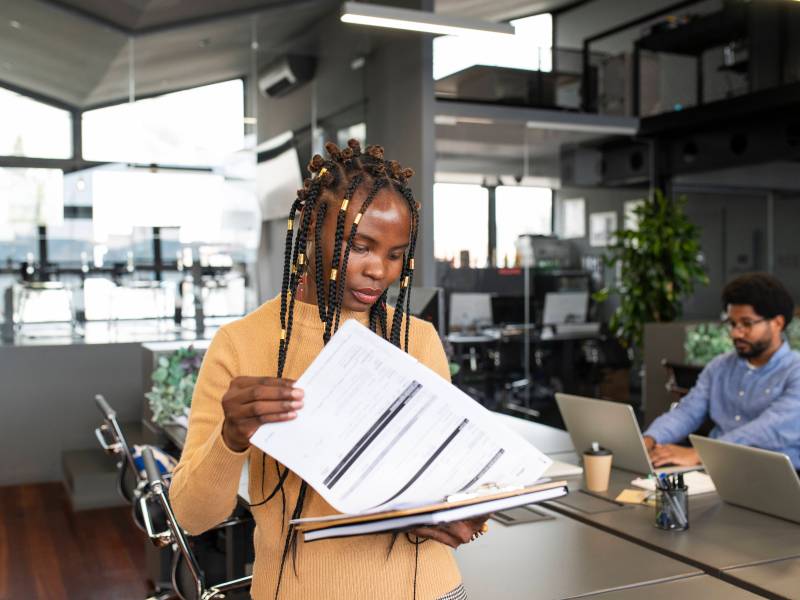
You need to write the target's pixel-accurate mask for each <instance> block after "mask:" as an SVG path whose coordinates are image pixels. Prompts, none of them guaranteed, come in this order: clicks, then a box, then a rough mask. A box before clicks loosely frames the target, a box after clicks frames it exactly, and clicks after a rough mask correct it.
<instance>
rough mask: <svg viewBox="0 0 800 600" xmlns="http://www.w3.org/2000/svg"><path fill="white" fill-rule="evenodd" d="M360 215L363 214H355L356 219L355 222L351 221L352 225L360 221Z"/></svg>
mask: <svg viewBox="0 0 800 600" xmlns="http://www.w3.org/2000/svg"><path fill="white" fill-rule="evenodd" d="M362 214H364V213H358V214H356V218H355V220H354V221H353V225H358V222H359V221H361V215H362Z"/></svg>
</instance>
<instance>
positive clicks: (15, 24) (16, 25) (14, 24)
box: [8, 20, 22, 29]
mask: <svg viewBox="0 0 800 600" xmlns="http://www.w3.org/2000/svg"><path fill="white" fill-rule="evenodd" d="M8 24H9V25H11V26H12V27H13V28H14V29H22V23H20V22H19V21H15V20H11V21H9V22H8Z"/></svg>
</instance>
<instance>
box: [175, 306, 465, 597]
mask: <svg viewBox="0 0 800 600" xmlns="http://www.w3.org/2000/svg"><path fill="white" fill-rule="evenodd" d="M279 311H280V298H274V299H272V300H270V301H268V302H266V303H265V304H263V305H262V306H261V307H259V308H258V309H256V310H255V311H253V312H252V313H250V314H249V315H247V316H246V317H244V318H242V319H240V320H238V321H235V322H233V323H230V324H228V325H226V326H224V327H222V328H221V329H220V330H219V331H218V332H217V334H216V335H215V336H214V339H213V340H212V342H211V344H210V346H209V348H208V351H207V352H206V355H205V358H204V359H203V365H202V367H201V369H200V374H199V376H198V379H197V384H196V387H195V391H194V396H193V398H192V410H191V415H190V418H189V431H188V435H187V438H186V445H185V447H184V449H183V454H182V456H181V460H180V463H179V464H178V466H177V468H176V469H175V472H174V475H173V479H172V484H171V486H170V499H171V501H172V506H173V509H174V511H175V514H176V516H177V518H178V521H179V522H180V524H181V526H182V527H183V528H184V529H185V530H186V531H188V532H189V533H190V534H199V533H201V532H203V531H206V530H208V529H210V528H212V527H214V526H215V525H217V524H218V523H220V522H222V521H223V520H225V519H226V518H227V517H228V516H229V515H230V514H231V512H232V510H233V508H234V506H235V503H236V497H237V490H238V486H239V479H240V475H241V472H242V468H243V466H244V463H245V460H246V459H247V458H248V457H249V460H250V463H249V464H250V467H249V476H250V477H249V494H250V501H251V502H252V503H258V502H259V501H260V500H262V499H263V498H264V497H265V494H269V493H270V492H271V491H272V489H273V488H274V487H275V485H276V482H277V477H278V475H277V463H276V461H275V460H273V459H271V458H269V457H264V454H263V453H262V452H261V451H260V450H258V449H257V448H255V447H253V446H251V447H250V448H248V449H247V450H245V451H244V452H234V451H232V450H231V449H229V448H228V446H227V445H226V444H225V442H224V441H223V439H222V422H223V411H222V403H221V401H222V397H223V395H224V394H225V392H226V391H227V390H228V386H229V384H230V381H231V379H233V378H234V377H237V376H262V377H263V376H273V377H274V376H275V375H276V372H277V361H278V340H279V338H280V330H281V327H280V312H279ZM391 315H392V311H391V309H390V313H389V323H390V324H391ZM348 318H355V319H357V320H358V321H360V322H361V323H363V324H366V322H367V319H368V313H351V312H347V311H343V313H342V321H341V322H344V321H345V320H346V319H348ZM409 329H410V335H409V353H410V354H411V355H412V356H414V357H415V358H416V359H417V360H419V361H420V362H421V363H423V364H424V365H426V366H428V367H430V368H431V369H433V370H434V371H436V372H437V373H439V374H440V375H441V376H442V377H444V378H446V379H448V380H449V369H448V364H447V359H446V357H445V354H444V350H443V348H442V344H441V342H440V340H439V338H438V336H437V334H436V331H435V329H434V328H433V326H431V325H430V324H429V323H426V322H425V321H421V320H419V319H416V318H413V317H412V319H411V324H410V328H409ZM322 331H323V325H322V322H321V321H320V317H319V311H318V309H317V307H316V306H315V305H311V304H305V303H301V302H297V303H296V305H295V314H294V323H293V327H292V334H291V340H290V345H289V352H288V355H287V358H286V366H285V369H284V374H283V375H284V377H287V378H290V379H297V378H299V377H300V375H301V374H302V373H303V371H305V369H306V368H307V367H308V366H309V365H310V364H311V362H312V361H313V360H314V358H315V357H316V356H317V354H319V352H320V351H321V350H322V346H323V344H322ZM301 410H302V409H301ZM264 458H266V461H264V460H263V459H264ZM262 463H265V464H266V469H265V477H263V480H262ZM281 469H283V467H282V465H281ZM299 489H300V478H299V477H297V475H295V474H294V473H290V474H289V476H288V478H287V479H286V482H285V484H284V490H285V493H286V513H285V514H283V513H282V503H281V494H280V493H278V494H276V495H275V497H274V498H272V500H270V501H269V502H268V503H267V504H264V505H261V506H257V507H254V508H253V509H252V512H253V516H254V518H255V521H256V530H255V539H254V544H255V564H254V566H253V584H252V588H251V595H252V597H253V598H254V599H256V600H267V599H271V598H274V596H275V590H276V586H277V581H278V570H279V568H280V560H281V555H282V553H283V545H284V541H285V532H286V530H287V523H288V520H289V517H290V515H291V512H292V509H293V508H294V506H295V501H296V500H297V495H298V492H299ZM335 512H336V511H335V510H334V509H333V508H332V507H331V506H330V505H329V504H328V503H327V502H325V500H323V499H322V497H321V496H320V495H319V494H317V493H316V492H315V491H314V490H313V489H311V488H310V487H309V489H308V491H307V493H306V499H305V504H304V509H303V516H304V517H311V516H322V515H329V514H334V513H335ZM282 532H283V533H282ZM390 540H391V535H390V534H382V535H367V536H358V537H351V538H342V539H333V540H323V541H315V542H311V543H308V544H306V543H304V542H303V540H302V536H298V543H297V554H296V562H295V565H294V566H293V565H292V557H291V555H290V556H289V557H288V558H287V561H286V566H285V567H284V573H283V579H282V582H281V586H280V595H279V597H280V598H281V599H291V600H320V599H323V598H324V599H330V600H335V599H342V600H345V599H346V600H358V599H362V598H363V599H364V600H366V599H369V600H376V599H381V600H391V599H395V598H396V599H403V600H410V599H411V598H413V597H414V582H415V579H416V598H418V599H419V600H433V599H435V598H439V597H440V596H443V595H444V594H446V593H447V592H450V591H451V590H453V589H454V588H456V587H457V586H458V585H459V583H460V581H461V575H460V573H459V571H458V567H457V566H456V564H455V559H454V557H453V554H452V551H451V549H450V548H448V547H447V546H445V545H443V544H440V543H439V542H436V541H433V540H428V541H426V542H424V543H422V544H420V545H419V557H418V561H415V547H414V545H413V544H412V543H410V542H409V541H408V540H407V539H406V537H405V536H403V535H401V536H399V537H398V538H397V540H396V542H395V544H394V546H393V547H392V549H391V552H389V549H390ZM415 562H416V566H417V572H416V577H415ZM295 569H296V572H297V574H296V575H295Z"/></svg>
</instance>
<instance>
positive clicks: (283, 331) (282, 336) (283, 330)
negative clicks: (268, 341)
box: [281, 329, 286, 340]
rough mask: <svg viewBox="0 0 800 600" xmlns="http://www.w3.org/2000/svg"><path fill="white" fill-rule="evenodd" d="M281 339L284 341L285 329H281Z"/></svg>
mask: <svg viewBox="0 0 800 600" xmlns="http://www.w3.org/2000/svg"><path fill="white" fill-rule="evenodd" d="M281 339H282V340H285V339H286V330H285V329H281Z"/></svg>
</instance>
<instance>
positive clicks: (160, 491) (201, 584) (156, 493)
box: [139, 448, 253, 600]
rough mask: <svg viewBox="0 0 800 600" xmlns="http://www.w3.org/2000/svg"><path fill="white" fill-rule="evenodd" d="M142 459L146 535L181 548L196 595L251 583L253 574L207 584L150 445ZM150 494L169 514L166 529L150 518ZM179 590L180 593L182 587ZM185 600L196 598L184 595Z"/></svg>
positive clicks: (201, 599) (204, 598)
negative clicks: (160, 527)
mask: <svg viewBox="0 0 800 600" xmlns="http://www.w3.org/2000/svg"><path fill="white" fill-rule="evenodd" d="M142 459H143V460H144V466H145V472H146V473H147V489H146V493H145V494H144V495H143V496H142V497H141V498H140V499H139V502H140V505H141V509H142V515H143V516H144V523H145V528H146V530H147V535H148V536H150V539H151V541H152V542H153V543H154V544H155V545H156V546H159V547H163V546H165V545H167V544H171V545H172V546H173V547H174V548H176V549H177V551H178V552H180V554H181V555H182V556H183V559H184V560H185V561H186V564H187V566H188V567H189V572H190V573H191V576H192V579H193V580H194V584H195V589H194V592H195V593H196V599H197V600H211V599H212V598H224V597H225V593H226V592H229V591H232V590H236V589H242V588H245V587H247V586H249V585H250V584H251V583H252V581H253V576H252V575H247V576H245V577H240V578H238V579H234V580H232V581H225V582H222V583H218V584H215V585H212V586H206V581H205V577H204V576H203V572H202V570H201V569H200V566H199V565H198V563H197V559H196V557H195V555H194V552H192V549H191V547H190V546H189V542H188V540H187V538H186V533H185V532H184V531H183V529H182V528H181V527H180V525H179V524H178V520H177V519H176V518H175V513H174V512H172V506H171V505H170V502H169V498H168V497H167V491H166V485H165V483H164V481H163V480H162V478H161V475H160V473H159V472H158V467H157V466H156V463H155V460H154V458H153V453H152V450H150V448H145V449H144V450H143V451H142ZM149 498H155V499H156V500H157V501H158V503H159V504H160V505H161V508H162V510H163V511H164V514H165V515H166V520H167V525H168V529H166V530H164V531H155V530H154V528H153V524H152V522H151V519H150V512H149V506H148V504H147V500H148V499H149ZM241 522H242V520H241V519H229V520H228V521H225V522H224V523H222V524H221V525H220V526H219V527H230V526H232V525H236V524H239V523H241ZM173 585H174V586H175V589H176V591H177V590H178V586H177V584H176V582H175V581H174V571H173ZM178 594H179V595H180V592H179V591H178ZM181 598H183V596H181ZM183 600H194V599H185V598H183Z"/></svg>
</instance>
